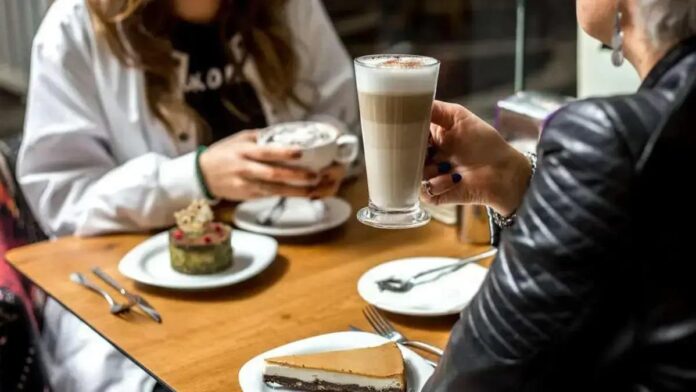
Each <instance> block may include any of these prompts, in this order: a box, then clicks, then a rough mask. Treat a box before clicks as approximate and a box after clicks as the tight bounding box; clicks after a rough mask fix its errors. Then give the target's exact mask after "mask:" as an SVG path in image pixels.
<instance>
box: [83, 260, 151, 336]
mask: <svg viewBox="0 0 696 392" xmlns="http://www.w3.org/2000/svg"><path fill="white" fill-rule="evenodd" d="M92 273H94V274H95V275H97V277H99V279H101V280H103V281H104V283H106V284H108V285H109V286H111V287H113V288H114V289H116V290H117V291H118V292H119V293H121V295H123V296H124V297H126V298H128V299H130V300H132V301H134V302H135V305H136V306H137V307H139V308H140V309H141V310H142V311H143V312H145V314H147V315H148V316H150V318H151V319H153V320H155V321H157V322H158V323H161V322H162V316H160V314H159V312H157V311H156V310H155V308H153V307H152V305H150V303H149V302H147V301H146V300H145V298H143V297H141V296H140V295H138V294H133V293H130V292H128V290H126V289H125V288H124V287H123V286H121V285H120V284H119V283H118V282H117V281H116V280H115V279H114V278H112V277H111V276H109V275H107V273H106V272H104V271H102V269H101V268H99V267H94V268H92Z"/></svg>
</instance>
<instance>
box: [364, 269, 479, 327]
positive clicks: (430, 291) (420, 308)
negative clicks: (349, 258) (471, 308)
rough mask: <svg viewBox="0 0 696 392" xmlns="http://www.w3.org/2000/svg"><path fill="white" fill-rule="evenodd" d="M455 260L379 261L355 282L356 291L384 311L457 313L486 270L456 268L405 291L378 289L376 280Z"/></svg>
mask: <svg viewBox="0 0 696 392" xmlns="http://www.w3.org/2000/svg"><path fill="white" fill-rule="evenodd" d="M457 262H459V260H458V259H453V258H446V257H416V258H410V259H400V260H395V261H391V262H387V263H384V264H380V265H378V266H376V267H374V268H372V269H371V270H369V271H367V272H366V273H365V274H363V276H362V277H360V280H359V281H358V293H359V294H360V296H361V297H362V298H363V299H364V300H365V301H367V302H369V303H371V304H372V305H374V306H376V307H378V308H380V309H384V310H386V311H389V312H392V313H398V314H405V315H409V316H446V315H451V314H457V313H459V312H461V311H462V310H463V309H464V307H465V306H466V305H467V304H468V303H469V301H471V298H472V297H473V296H474V294H476V292H477V291H478V289H479V287H481V283H483V280H484V279H485V277H486V273H487V272H488V270H487V269H486V268H484V267H482V266H480V265H478V264H469V265H467V266H465V267H462V268H461V269H460V270H459V271H456V272H453V273H451V274H449V275H446V276H443V277H442V278H440V279H438V280H436V281H434V282H429V283H425V284H422V285H418V286H415V287H413V288H412V289H411V290H410V291H407V292H405V293H395V292H391V291H380V289H379V288H378V287H377V283H376V282H377V281H379V280H382V279H386V278H391V277H394V278H399V279H408V278H409V277H411V276H413V275H415V274H417V273H419V272H423V271H427V270H429V269H432V268H437V267H440V266H444V265H448V264H453V263H457Z"/></svg>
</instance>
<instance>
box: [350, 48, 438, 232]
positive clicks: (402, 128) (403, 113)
mask: <svg viewBox="0 0 696 392" xmlns="http://www.w3.org/2000/svg"><path fill="white" fill-rule="evenodd" d="M355 65H356V67H355V68H356V70H355V73H356V79H357V84H358V94H359V102H360V118H361V124H362V133H363V142H364V146H365V163H366V166H367V180H368V188H369V193H370V206H369V207H367V208H366V209H363V210H361V211H360V213H359V214H358V219H360V220H361V221H362V222H363V223H366V224H368V225H372V226H376V227H381V228H407V227H417V226H421V225H423V224H425V223H427V222H428V220H429V216H428V214H427V212H425V211H424V210H422V209H421V208H420V206H419V203H418V194H419V189H420V183H421V178H422V174H423V163H424V160H425V154H426V148H427V141H428V129H429V124H430V110H431V107H432V102H433V97H434V94H435V86H436V84H437V74H438V69H439V63H438V61H437V60H435V59H433V58H430V57H421V56H406V55H398V56H397V55H374V56H365V57H361V58H358V59H357V60H356V61H355Z"/></svg>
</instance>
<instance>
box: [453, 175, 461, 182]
mask: <svg viewBox="0 0 696 392" xmlns="http://www.w3.org/2000/svg"><path fill="white" fill-rule="evenodd" d="M461 181H462V175H461V174H459V173H452V182H453V183H455V184H456V183H459V182H461Z"/></svg>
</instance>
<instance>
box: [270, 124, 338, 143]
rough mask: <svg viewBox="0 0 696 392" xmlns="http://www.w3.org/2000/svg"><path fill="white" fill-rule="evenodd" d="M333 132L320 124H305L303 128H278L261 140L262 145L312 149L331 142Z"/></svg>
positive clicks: (333, 135)
mask: <svg viewBox="0 0 696 392" xmlns="http://www.w3.org/2000/svg"><path fill="white" fill-rule="evenodd" d="M335 136H336V135H335V132H333V131H332V130H331V129H329V128H328V127H322V126H320V124H314V123H307V124H303V126H295V125H293V126H284V127H282V126H281V127H278V128H277V129H275V130H273V132H270V133H269V134H267V135H265V136H264V138H263V144H274V145H280V146H288V147H290V146H292V147H300V148H312V147H317V146H320V145H323V144H326V143H329V142H331V141H332V140H333V139H334V138H335Z"/></svg>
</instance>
